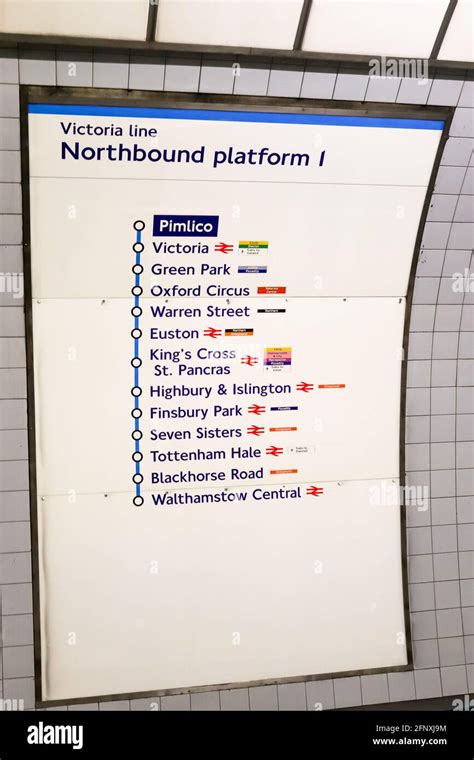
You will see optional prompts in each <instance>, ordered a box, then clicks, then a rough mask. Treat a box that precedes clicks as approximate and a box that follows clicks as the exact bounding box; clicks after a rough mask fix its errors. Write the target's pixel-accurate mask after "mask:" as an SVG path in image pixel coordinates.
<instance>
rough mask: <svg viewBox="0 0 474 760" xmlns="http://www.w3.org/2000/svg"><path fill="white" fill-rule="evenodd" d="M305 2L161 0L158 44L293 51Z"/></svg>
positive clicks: (297, 0) (301, 0) (299, 0)
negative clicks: (170, 43)
mask: <svg viewBox="0 0 474 760" xmlns="http://www.w3.org/2000/svg"><path fill="white" fill-rule="evenodd" d="M302 8H303V0H160V2H159V4H158V24H157V32H156V39H157V40H158V41H159V42H173V43H185V44H195V45H224V46H233V47H259V48H274V49H284V50H290V49H291V48H292V47H293V43H294V40H295V35H296V30H297V28H298V22H299V19H300V15H301V10H302Z"/></svg>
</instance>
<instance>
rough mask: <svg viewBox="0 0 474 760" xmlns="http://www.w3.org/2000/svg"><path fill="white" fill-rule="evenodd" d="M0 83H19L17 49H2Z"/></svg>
mask: <svg viewBox="0 0 474 760" xmlns="http://www.w3.org/2000/svg"><path fill="white" fill-rule="evenodd" d="M0 83H1V84H17V83H18V53H17V51H16V50H13V49H12V50H9V49H7V48H2V49H0Z"/></svg>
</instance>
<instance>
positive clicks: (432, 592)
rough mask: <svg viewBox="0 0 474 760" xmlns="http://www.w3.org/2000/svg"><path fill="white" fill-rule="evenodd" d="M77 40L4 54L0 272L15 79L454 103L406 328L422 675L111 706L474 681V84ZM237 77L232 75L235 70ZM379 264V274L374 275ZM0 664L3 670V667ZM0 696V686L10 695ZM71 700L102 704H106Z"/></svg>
mask: <svg viewBox="0 0 474 760" xmlns="http://www.w3.org/2000/svg"><path fill="white" fill-rule="evenodd" d="M232 64H233V61H231V60H216V59H215V58H209V59H206V58H204V59H201V58H177V57H170V56H168V57H166V58H165V57H164V56H163V55H156V56H153V55H150V54H149V53H148V54H146V55H138V54H136V53H131V54H128V53H115V52H114V53H106V52H94V51H87V50H86V49H81V50H76V51H74V50H70V51H67V50H64V49H62V50H58V51H55V50H47V49H42V50H34V51H26V50H25V51H20V52H19V53H18V51H17V50H9V49H4V50H0V148H1V150H0V214H1V216H0V272H1V273H9V272H14V273H18V272H22V271H23V263H22V248H21V242H22V224H21V205H20V139H19V88H18V85H19V84H40V85H60V86H63V87H67V86H73V87H92V86H93V87H107V88H133V89H142V90H150V91H161V90H163V89H165V90H172V91H180V92H192V93H196V92H202V93H226V94H232V93H233V94H242V95H244V94H245V95H259V96H281V97H293V98H294V97H304V98H324V99H330V98H334V99H336V100H341V99H342V100H349V101H350V100H353V101H357V102H360V101H366V102H368V101H374V102H377V103H381V102H382V103H383V102H387V103H394V102H398V103H416V104H429V105H449V106H456V113H455V116H454V119H453V123H452V127H451V136H450V139H449V140H448V143H447V145H446V148H445V151H444V154H443V158H442V162H441V167H440V170H439V174H438V178H437V181H436V186H435V190H434V193H433V196H432V199H431V206H430V212H429V215H428V220H427V223H426V227H425V230H424V235H423V242H422V251H421V255H420V260H419V265H418V270H417V273H416V285H415V292H414V305H413V310H412V319H411V326H410V345H409V355H408V383H407V441H406V470H407V482H408V483H409V484H418V485H425V484H426V485H428V486H429V487H430V493H431V499H430V507H429V509H428V510H427V511H426V512H420V511H417V510H416V509H415V510H410V509H407V541H408V555H409V567H408V570H409V592H410V610H411V626H412V638H413V647H414V670H413V671H412V672H403V673H390V674H380V675H368V676H362V677H358V676H357V677H350V678H339V679H334V680H322V681H316V682H315V681H311V682H308V683H306V684H303V683H295V684H284V685H279V686H259V687H253V688H250V689H243V688H242V689H235V690H222V691H220V692H218V691H214V692H208V693H203V694H193V695H191V696H190V695H181V696H174V697H162V698H161V699H160V698H159V697H156V698H150V699H137V700H132V701H131V702H129V701H117V702H104V703H101V704H100V709H101V710H111V709H112V710H129V709H132V710H135V709H137V710H156V709H162V710H219V709H220V710H262V709H270V710H306V709H308V710H314V709H321V707H322V708H323V709H332V708H334V707H336V708H341V707H354V706H357V705H376V704H377V703H379V704H380V703H384V702H388V701H392V702H399V701H404V700H414V699H424V698H430V697H437V696H449V695H454V694H456V695H457V694H465V693H467V692H468V691H469V690H470V691H471V692H472V691H474V580H473V579H474V292H473V293H468V292H466V293H454V292H453V290H452V288H451V282H452V279H451V278H452V275H453V274H455V273H456V272H464V270H466V269H467V270H468V271H470V272H473V271H474V269H473V255H472V253H473V252H472V249H473V237H474V197H473V195H474V160H473V150H474V85H473V82H472V81H466V82H464V81H462V80H461V79H459V78H454V77H453V78H452V79H442V78H437V77H436V76H435V77H434V78H428V79H427V81H426V82H425V83H424V84H420V83H419V82H418V81H417V80H410V79H395V78H393V79H391V78H388V79H369V77H368V76H366V75H365V74H360V72H354V71H351V70H350V69H345V68H341V69H340V70H337V69H330V68H328V67H320V68H318V67H317V66H316V65H314V64H312V65H306V66H300V65H288V66H284V67H282V66H276V65H272V63H271V61H269V62H268V63H262V62H261V61H258V62H256V61H252V60H247V61H245V60H243V61H240V67H239V68H238V70H237V72H236V71H235V67H233V65H232ZM236 73H237V74H238V75H237V76H236V75H235V74H236ZM374 276H376V273H374ZM0 325H1V328H0V522H1V523H2V524H1V526H0V584H1V585H0V590H1V596H0V602H1V614H2V632H3V634H2V635H3V659H0V666H3V682H2V683H3V696H4V697H5V698H17V699H23V700H24V702H25V708H32V707H34V689H33V646H32V643H33V620H32V608H31V565H30V537H29V522H28V520H29V508H28V461H27V458H28V453H27V438H26V401H25V399H26V372H25V347H24V318H23V301H22V300H21V299H15V298H13V297H12V294H11V293H7V292H0ZM1 671H2V669H1V667H0V675H1ZM0 696H1V694H0ZM69 709H71V710H72V709H95V710H97V709H99V704H98V703H91V704H90V705H87V706H81V708H79V707H70V708H69Z"/></svg>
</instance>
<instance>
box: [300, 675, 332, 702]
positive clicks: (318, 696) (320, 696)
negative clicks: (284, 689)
mask: <svg viewBox="0 0 474 760" xmlns="http://www.w3.org/2000/svg"><path fill="white" fill-rule="evenodd" d="M306 704H307V706H308V710H332V708H333V707H334V682H333V680H332V679H330V678H328V679H327V680H325V681H307V682H306Z"/></svg>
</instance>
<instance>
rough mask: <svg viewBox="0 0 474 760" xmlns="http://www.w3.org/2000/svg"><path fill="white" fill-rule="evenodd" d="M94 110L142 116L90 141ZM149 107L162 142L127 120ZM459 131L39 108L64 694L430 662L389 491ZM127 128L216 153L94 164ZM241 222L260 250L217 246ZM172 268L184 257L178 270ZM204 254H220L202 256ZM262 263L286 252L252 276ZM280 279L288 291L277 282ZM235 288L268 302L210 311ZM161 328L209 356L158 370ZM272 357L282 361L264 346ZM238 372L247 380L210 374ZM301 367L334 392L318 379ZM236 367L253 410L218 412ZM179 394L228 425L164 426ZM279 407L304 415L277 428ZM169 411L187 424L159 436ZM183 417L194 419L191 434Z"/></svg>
mask: <svg viewBox="0 0 474 760" xmlns="http://www.w3.org/2000/svg"><path fill="white" fill-rule="evenodd" d="M70 123H74V125H75V126H76V127H77V126H86V125H90V127H91V129H94V128H95V127H103V126H105V125H112V124H113V125H115V126H118V125H120V126H121V127H122V129H123V132H124V133H125V136H115V135H112V136H110V135H109V136H105V137H104V136H103V134H102V135H77V134H76V135H74V136H71V131H70V130H71V128H69V132H68V134H67V135H65V129H64V125H66V126H67V125H68V124H70ZM137 125H138V126H140V127H143V128H146V129H147V130H150V129H157V130H158V136H157V137H156V136H153V137H143V136H142V137H141V138H139V139H137V138H131V137H127V135H126V133H127V132H128V131H129V129H130V127H132V129H133V128H134V126H137ZM441 128H442V123H441V122H420V121H415V120H403V121H401V120H397V119H370V118H360V119H359V118H358V117H352V118H348V117H328V116H318V115H305V116H301V115H296V114H295V115H291V114H284V116H282V115H281V114H278V115H277V116H275V115H274V114H268V113H266V114H263V113H257V112H245V113H244V112H235V111H234V112H228V113H226V112H223V111H222V110H216V111H209V110H208V111H204V112H202V111H191V110H179V109H176V110H174V111H172V110H169V109H168V110H160V109H146V110H143V109H140V108H136V109H128V108H122V109H121V108H117V107H114V108H113V109H108V108H106V107H105V108H103V109H102V108H97V107H88V106H85V107H84V106H42V105H37V106H30V114H29V140H30V193H31V250H32V253H31V256H32V299H33V338H34V372H35V408H36V420H35V424H36V460H37V461H36V465H37V492H38V507H37V508H38V523H39V536H38V538H39V541H38V552H39V571H40V606H41V642H42V688H43V698H44V699H46V700H63V699H68V698H81V697H84V698H85V697H90V696H98V695H107V694H123V693H131V692H147V691H153V690H160V689H180V688H187V687H194V686H205V685H213V684H223V683H242V682H249V681H258V680H268V679H279V678H291V677H294V678H297V677H301V676H305V675H309V674H325V673H342V672H347V671H353V670H361V669H371V668H382V667H384V668H385V667H393V666H398V665H403V664H405V663H406V661H407V659H406V658H407V655H406V643H405V640H404V629H405V623H404V612H403V588H402V570H401V535H400V507H399V502H398V498H395V500H394V499H393V498H392V499H389V498H387V493H388V492H389V491H390V490H392V491H393V490H394V486H395V487H396V486H397V484H398V477H399V426H400V418H399V410H400V377H401V358H402V352H401V347H402V342H403V324H404V313H405V296H406V289H407V280H408V273H409V269H410V265H411V259H412V255H413V249H414V243H415V238H416V233H417V229H418V224H419V219H420V214H421V210H422V205H423V202H424V198H425V194H426V188H427V185H428V181H429V177H430V174H431V170H432V166H433V162H434V158H435V155H436V150H437V147H438V144H439V139H440V136H441ZM83 131H84V130H83ZM63 142H67V143H68V144H69V145H70V146H74V145H75V143H76V142H78V143H79V146H80V147H81V148H82V147H84V146H86V147H88V148H89V153H88V154H87V155H88V156H89V157H88V158H87V159H86V158H78V159H77V160H74V159H72V158H71V156H70V154H67V155H66V156H65V157H64V158H61V143H63ZM118 142H121V143H123V144H124V145H125V146H131V145H133V143H138V144H139V145H140V146H141V147H142V148H146V149H147V150H149V149H152V148H155V149H156V148H160V149H162V148H164V147H166V148H168V149H171V148H173V147H175V148H187V149H189V150H196V149H198V148H199V147H200V146H204V147H205V151H206V161H205V162H204V163H202V164H189V163H188V164H183V163H180V164H176V163H156V164H153V163H150V162H147V161H143V162H139V163H137V162H126V161H111V160H107V159H101V160H100V161H98V160H95V159H93V158H90V156H91V155H93V154H94V152H95V151H96V150H97V148H99V147H101V146H104V145H105V144H111V145H117V143H118ZM230 146H234V148H235V150H237V149H238V150H242V151H248V150H250V149H251V148H255V147H258V148H259V147H261V146H266V147H268V149H269V150H270V151H275V152H279V153H283V152H285V151H296V152H298V153H300V154H301V153H307V154H308V155H309V156H311V161H310V163H309V165H308V166H295V165H294V166H268V165H262V166H254V165H248V164H246V165H236V164H230V163H225V164H222V165H218V166H216V167H213V165H212V157H213V155H214V152H215V151H216V150H228V149H229V147H230ZM322 151H325V157H324V161H323V163H322V165H319V161H318V159H319V158H320V156H321V152H322ZM155 214H165V215H166V214H173V215H177V214H181V215H193V216H194V215H200V214H201V215H217V216H219V233H218V237H217V238H216V237H214V238H202V239H198V238H186V237H183V238H164V237H160V238H157V237H153V234H152V232H153V216H154V215H155ZM137 219H140V220H143V221H144V223H145V229H144V230H143V233H142V237H141V240H142V242H143V244H144V251H143V253H142V255H141V262H142V264H143V266H144V272H143V275H142V281H141V284H142V285H143V289H144V293H143V296H142V297H141V298H140V306H141V307H142V309H143V315H142V316H141V317H140V326H141V327H142V329H143V336H142V338H141V339H140V355H141V356H142V357H143V365H142V367H141V368H140V387H141V388H142V389H143V394H142V396H141V397H140V404H141V406H142V408H143V409H144V411H145V412H146V414H145V415H144V417H143V419H142V426H141V427H142V431H143V444H142V451H143V453H144V460H143V464H142V468H141V472H142V474H143V477H144V480H143V484H142V486H141V494H142V495H143V497H144V504H143V506H142V507H139V508H137V507H136V506H134V505H133V501H132V499H133V496H134V494H135V486H134V485H133V483H132V475H133V473H134V471H135V470H134V465H133V463H132V461H131V454H132V452H133V446H132V444H133V441H132V440H131V437H130V435H131V431H132V422H133V420H132V418H131V416H130V411H131V408H132V405H133V397H132V396H131V387H132V385H133V370H132V367H131V366H130V360H131V357H132V356H133V353H132V350H133V341H132V339H131V337H130V330H131V328H132V327H133V319H132V317H131V314H130V311H131V308H132V307H133V305H134V299H133V297H132V296H131V294H130V290H131V287H132V285H133V284H134V276H133V274H132V269H131V267H132V265H133V263H134V253H133V252H132V246H133V244H134V242H135V239H136V232H135V231H134V229H133V223H134V222H135V220H137ZM249 240H250V241H268V249H262V250H261V251H260V252H258V253H256V254H249V253H245V249H240V252H239V248H238V246H239V242H241V241H249ZM161 241H167V242H168V243H170V244H176V243H177V242H181V243H183V242H185V243H197V242H200V243H201V244H208V245H209V253H206V254H204V253H188V254H184V253H183V254H178V253H167V254H163V253H159V254H158V253H157V252H156V251H155V250H154V246H153V244H154V243H159V242H161ZM218 241H226V242H227V243H230V244H232V245H233V246H234V250H233V251H232V252H231V253H230V254H229V255H226V254H223V253H218V252H216V251H214V244H215V243H216V242H218ZM156 263H160V264H162V265H170V266H182V267H183V269H182V270H181V271H180V273H179V274H176V272H174V273H173V272H171V273H170V271H168V272H167V273H165V274H159V275H154V274H153V273H152V266H153V265H154V264H156ZM203 263H208V264H212V265H216V266H217V267H221V269H220V270H219V272H220V273H219V274H217V275H216V274H211V273H209V271H205V272H202V270H201V266H202V264H203ZM224 264H225V265H226V266H227V268H225V267H224ZM238 266H258V267H261V268H262V269H261V273H257V274H255V273H239V272H238ZM222 267H224V269H222ZM222 272H224V273H222ZM176 283H178V284H179V285H180V286H182V287H184V288H196V287H198V286H199V288H200V290H199V292H198V294H197V295H193V296H187V297H184V298H166V297H153V296H152V295H151V291H150V289H151V288H152V287H153V286H154V285H158V286H160V287H164V288H170V287H172V286H173V285H174V284H176ZM215 285H220V286H222V287H224V288H236V289H239V288H246V289H247V290H246V292H248V295H247V296H244V297H238V296H236V297H230V298H228V297H209V295H208V290H207V289H208V288H209V287H211V288H212V287H214V286H215ZM261 286H275V287H280V288H284V291H283V293H281V292H280V294H278V295H275V296H272V295H263V296H262V295H261V294H259V293H258V287H261ZM165 304H166V306H167V307H169V308H170V309H173V308H176V309H179V308H184V307H186V308H190V309H197V310H198V312H199V313H198V312H197V316H193V317H192V318H188V317H170V318H160V319H156V318H154V317H152V316H151V311H150V309H151V307H156V306H157V305H165ZM209 306H210V307H211V308H212V307H213V306H221V307H223V308H226V309H229V310H232V309H239V308H242V307H246V308H247V311H246V312H245V317H239V318H235V317H229V316H224V317H213V318H212V319H210V318H209V317H208V316H207V308H208V307H209ZM269 309H272V310H273V311H272V312H269V311H268V310H269ZM229 313H230V314H232V311H230V312H229ZM234 313H235V312H234ZM210 325H212V327H215V328H216V329H221V330H222V331H225V330H226V329H228V328H229V329H239V328H242V327H244V328H251V334H250V335H249V336H244V337H242V336H238V337H235V336H234V337H232V336H224V335H222V336H220V337H219V339H218V340H216V339H213V338H212V337H206V336H205V335H204V334H203V333H204V330H205V329H206V328H209V326H210ZM152 328H159V329H160V330H163V331H164V333H166V331H173V330H174V331H176V330H177V329H179V330H182V331H186V330H187V329H188V330H189V329H196V330H197V335H198V337H197V338H196V337H192V338H191V339H187V338H185V339H183V340H176V339H175V338H166V337H165V338H163V339H162V340H161V341H159V342H158V343H157V342H156V341H154V340H153V339H152V338H151V333H150V330H151V329H152ZM157 347H160V348H163V349H165V350H175V349H179V350H181V349H183V351H184V350H189V351H190V353H191V358H190V359H189V360H187V361H186V362H185V363H184V364H182V366H183V367H184V370H182V372H183V374H182V375H181V374H179V373H180V372H181V370H180V369H179V366H180V365H179V363H169V362H168V363H167V362H166V361H165V362H160V365H161V366H165V365H166V366H168V368H169V369H170V370H171V371H172V373H173V375H172V378H171V377H169V376H168V377H165V378H163V377H157V376H156V371H155V366H156V364H157V362H150V361H149V360H148V358H147V357H148V356H149V355H150V350H151V349H153V348H157ZM275 347H280V348H281V347H283V348H284V347H290V348H291V364H289V365H288V366H286V367H285V368H284V371H281V372H280V371H272V369H271V367H270V369H268V368H267V370H265V367H264V363H263V362H264V357H265V349H270V348H273V349H274V348H275ZM198 348H201V349H202V350H206V349H209V350H210V351H215V350H228V349H235V357H234V358H233V359H232V360H229V361H221V360H216V359H210V360H208V361H206V360H204V361H203V360H201V359H198V356H197V350H198ZM249 353H250V354H252V355H255V358H256V366H253V367H251V366H246V365H245V364H242V363H241V359H242V357H244V356H245V355H247V354H249ZM224 365H225V366H227V367H228V373H229V374H228V375H227V376H222V375H213V374H211V375H207V376H201V375H195V374H191V375H190V374H188V370H187V368H188V367H190V368H191V370H192V371H193V372H194V371H195V370H196V368H202V367H211V366H214V367H219V366H224ZM199 371H200V370H199ZM301 381H305V382H309V383H312V384H314V390H313V391H311V392H310V393H304V392H298V390H297V384H298V383H299V382H301ZM221 383H224V384H225V385H226V388H227V390H228V391H229V392H228V394H227V396H226V398H225V404H227V405H228V406H229V407H232V406H234V407H235V406H238V408H239V409H241V413H239V414H240V416H239V417H236V418H235V419H229V420H225V419H224V420H223V419H222V418H221V416H220V415H219V414H217V415H216V414H214V409H215V406H214V405H215V404H220V405H222V404H223V402H222V398H221V397H219V395H218V387H219V384H221ZM233 383H237V384H240V385H242V384H245V383H251V384H253V387H259V388H261V389H262V388H263V386H264V385H265V384H268V383H274V384H275V383H279V384H288V385H289V386H290V387H291V390H290V391H289V392H287V393H284V394H283V395H273V396H271V397H268V396H266V395H265V394H264V393H263V391H261V392H258V391H254V392H252V393H249V394H245V395H244V397H242V398H241V397H240V396H233V394H232V391H231V390H230V389H231V387H232V384H233ZM167 384H168V385H179V386H180V387H184V386H186V387H195V388H197V387H206V388H209V389H210V390H209V394H210V395H209V400H208V401H206V400H204V401H202V399H197V398H193V397H190V398H180V397H175V398H173V399H171V400H167V401H165V402H163V401H162V400H157V399H156V398H153V397H150V395H149V389H150V387H152V386H153V387H155V386H157V385H164V386H166V385H167ZM252 403H257V404H260V405H265V406H267V405H268V406H269V405H270V404H272V405H273V404H277V405H290V406H296V407H297V410H296V411H295V410H293V411H281V412H280V413H278V414H277V415H275V417H271V414H270V412H269V411H268V409H267V408H266V412H265V416H263V417H262V416H258V417H256V416H255V415H252V414H249V413H248V405H249V404H252ZM153 406H155V407H157V406H160V408H166V409H171V408H176V407H177V406H179V407H180V408H182V409H184V410H185V409H187V410H191V409H193V408H199V409H202V410H203V414H204V413H205V414H206V415H207V418H206V419H205V420H203V421H201V422H199V421H195V420H188V421H185V422H182V421H179V422H176V420H169V419H155V418H154V419H151V418H150V416H149V414H148V413H149V409H150V408H151V407H153ZM206 409H207V412H205V410H206ZM252 417H253V418H252ZM255 423H256V424H257V425H259V426H260V425H261V426H262V427H263V432H262V434H261V436H260V435H259V436H258V438H257V437H255V438H254V437H253V436H251V435H249V434H247V428H248V427H249V426H250V425H253V424H255ZM272 425H273V426H275V425H276V426H277V427H278V428H279V430H278V431H276V432H275V431H273V432H271V431H270V428H271V427H272ZM197 426H201V427H203V426H204V427H210V428H216V427H219V428H220V429H223V428H225V429H232V430H233V431H234V432H233V433H232V435H235V436H237V435H239V438H237V439H233V438H230V439H225V440H224V441H222V439H219V440H217V441H216V440H215V439H214V440H205V441H204V442H203V441H202V440H199V441H198V439H197ZM288 428H290V430H291V432H289V431H288ZM151 430H156V431H158V432H162V433H163V432H164V433H166V435H168V437H169V439H170V441H165V442H163V441H162V440H160V441H159V443H156V442H155V443H150V432H151ZM176 430H184V431H189V436H190V437H188V438H187V439H186V440H183V441H181V440H175V438H174V436H175V433H176ZM235 431H240V433H238V432H235ZM251 439H252V440H251ZM273 445H275V446H276V447H281V449H282V454H281V457H282V459H281V460H280V458H279V457H278V458H276V457H274V456H272V455H268V454H266V453H265V452H266V451H267V447H269V446H273ZM233 446H236V447H241V449H242V450H243V449H247V450H248V449H253V450H254V451H255V450H258V451H260V454H259V455H258V457H257V458H256V459H254V460H253V461H251V462H249V463H247V462H246V461H244V460H243V459H241V458H240V456H238V455H237V456H236V455H232V454H231V448H232V447H233ZM152 449H153V450H159V451H160V452H165V454H166V452H167V451H169V450H170V449H172V450H173V451H179V452H188V453H190V452H193V451H196V450H197V449H201V450H205V451H207V452H211V453H212V452H216V451H222V452H223V456H224V461H222V460H221V461H212V462H210V463H209V464H208V463H207V462H206V464H203V463H202V462H195V463H189V462H186V463H185V464H184V465H181V464H179V463H178V464H176V462H168V461H166V462H164V463H162V464H160V465H159V466H157V464H156V463H153V461H152V459H151V457H150V454H149V452H150V451H151V450H152ZM274 460H275V461H274ZM280 461H281V462H282V464H280ZM250 467H252V468H253V470H252V471H251V472H250V474H248V476H247V477H246V478H244V480H243V481H241V480H238V479H235V477H233V476H232V470H233V469H235V468H237V469H239V468H240V469H242V470H244V469H245V470H246V471H247V469H248V468H250ZM257 467H258V468H260V467H261V468H262V471H261V474H257V473H256V471H255V468H257ZM184 468H186V470H189V471H192V472H195V473H196V472H204V471H206V472H214V473H217V472H222V478H221V479H220V480H219V481H218V483H217V484H216V483H215V482H207V483H204V484H202V485H201V484H200V485H196V484H192V485H189V486H188V485H186V484H185V485H182V484H179V485H174V484H172V485H170V486H157V485H156V484H153V483H152V473H153V472H157V470H159V471H160V472H161V473H162V474H164V475H165V476H166V475H171V476H172V475H173V473H176V472H178V471H180V470H183V469H184ZM275 468H276V469H275ZM280 468H281V469H280ZM252 473H253V474H252ZM216 486H218V487H216ZM312 486H316V487H318V488H322V492H321V494H320V495H319V496H317V497H315V496H314V495H311V494H310V493H307V489H308V488H310V487H312ZM165 493H166V494H167V495H171V497H172V499H174V498H175V496H174V494H181V495H182V494H188V495H190V497H193V498H189V500H188V501H187V502H186V503H184V504H176V503H173V505H168V506H164V505H162V504H160V503H158V504H155V500H154V499H153V495H155V497H156V495H157V494H161V497H162V498H163V497H164V494H165ZM216 494H220V496H218V497H217V498H216ZM222 494H225V498H223V497H222ZM230 494H232V497H233V498H230V496H229V495H230ZM196 496H197V497H198V498H195V497H196ZM200 496H204V497H205V498H203V499H201V500H200V498H199V497H200ZM158 502H159V499H158Z"/></svg>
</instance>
